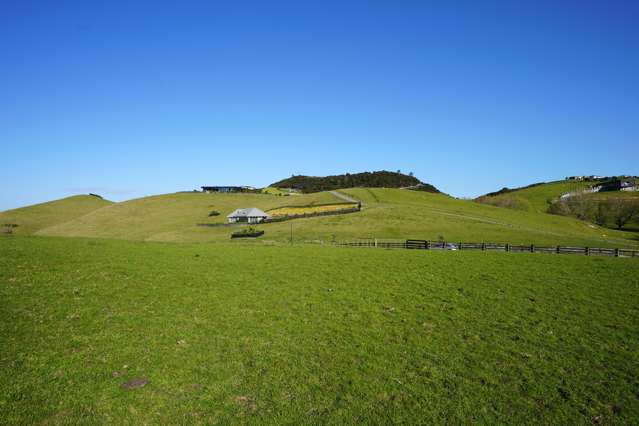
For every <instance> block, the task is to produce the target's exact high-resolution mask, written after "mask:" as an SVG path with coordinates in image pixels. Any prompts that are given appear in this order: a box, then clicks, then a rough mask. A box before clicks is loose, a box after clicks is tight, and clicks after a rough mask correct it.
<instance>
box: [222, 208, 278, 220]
mask: <svg viewBox="0 0 639 426" xmlns="http://www.w3.org/2000/svg"><path fill="white" fill-rule="evenodd" d="M226 217H227V219H228V220H229V223H237V222H247V223H260V222H262V221H264V220H265V219H268V218H270V216H269V215H268V214H266V213H264V212H263V211H262V210H260V209H257V208H255V207H251V208H248V209H237V210H235V211H234V212H233V213H231V214H230V215H228V216H226Z"/></svg>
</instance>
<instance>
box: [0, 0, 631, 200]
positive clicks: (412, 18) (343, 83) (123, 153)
mask: <svg viewBox="0 0 639 426" xmlns="http://www.w3.org/2000/svg"><path fill="white" fill-rule="evenodd" d="M98 3H100V4H98ZM638 23H639V2H637V1H614V0H608V1H605V0H602V1H590V0H562V1H556V0H552V1H540V0H535V1H515V0H512V1H482V2H480V1H474V0H472V1H441V2H429V1H417V2H409V1H403V2H402V1H391V0H388V1H371V0H369V1H362V2H355V1H352V2H351V1H343V0H342V1H335V2H329V1H325V0H322V1H318V2H314V3H313V2H304V1H290V2H277V1H255V2H250V1H226V2H221V1H219V2H216V1H201V2H191V1H180V2H161V1H108V2H93V1H85V0H82V1H64V0H61V1H53V0H51V1H4V2H2V7H1V8H0V52H1V54H0V148H1V151H0V159H1V160H2V166H1V167H0V178H2V182H3V183H4V185H3V189H2V190H1V191H0V210H2V209H8V208H12V207H18V206H22V205H26V204H30V203H34V202H40V201H46V200H50V199H54V198H59V197H62V196H66V195H71V194H74V193H83V192H84V193H86V192H98V193H100V194H103V195H104V196H105V197H107V198H111V199H114V200H122V199H128V198H133V197H139V196H144V195H149V194H157V193H166V192H172V191H177V190H190V189H193V188H198V187H199V186H200V185H206V184H209V185H215V184H238V185H240V184H246V185H254V186H264V185H267V184H269V183H271V182H273V181H275V180H279V179H281V178H284V177H287V176H290V175H291V174H293V173H294V174H309V175H325V174H336V173H342V172H347V171H349V172H359V171H366V170H368V171H373V170H381V169H387V170H398V169H400V170H402V171H404V172H411V171H412V172H413V173H414V174H415V175H416V176H417V177H419V178H420V179H422V180H424V181H426V182H429V183H432V184H434V185H435V186H437V187H438V188H440V189H441V190H443V191H445V192H448V193H451V194H453V195H456V196H476V195H479V194H481V193H485V192H487V191H492V190H496V189H499V188H501V187H502V186H518V185H525V184H529V183H532V182H537V181H541V180H553V179H557V178H561V177H564V176H566V175H571V174H592V173H595V174H604V175H609V174H621V173H627V174H639V139H638V135H639V24H638Z"/></svg>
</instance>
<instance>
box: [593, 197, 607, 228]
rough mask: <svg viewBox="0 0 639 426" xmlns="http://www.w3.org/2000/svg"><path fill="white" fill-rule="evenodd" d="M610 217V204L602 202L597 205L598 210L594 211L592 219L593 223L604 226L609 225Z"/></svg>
mask: <svg viewBox="0 0 639 426" xmlns="http://www.w3.org/2000/svg"><path fill="white" fill-rule="evenodd" d="M609 217H610V206H609V205H608V203H605V202H600V203H597V208H596V209H594V211H593V215H592V219H593V221H594V222H595V223H596V224H597V225H599V226H604V225H605V224H606V223H608V219H609Z"/></svg>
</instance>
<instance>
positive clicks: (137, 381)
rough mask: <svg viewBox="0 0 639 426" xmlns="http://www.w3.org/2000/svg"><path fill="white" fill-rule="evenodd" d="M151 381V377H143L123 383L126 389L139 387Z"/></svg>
mask: <svg viewBox="0 0 639 426" xmlns="http://www.w3.org/2000/svg"><path fill="white" fill-rule="evenodd" d="M148 383H149V379H146V378H144V377H141V378H139V379H133V380H129V381H128V382H126V383H122V387H123V388H124V389H137V388H141V387H144V386H146V385H147V384H148Z"/></svg>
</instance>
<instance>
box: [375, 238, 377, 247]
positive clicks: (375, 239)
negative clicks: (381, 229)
mask: <svg viewBox="0 0 639 426" xmlns="http://www.w3.org/2000/svg"><path fill="white" fill-rule="evenodd" d="M375 248H377V238H375Z"/></svg>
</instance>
